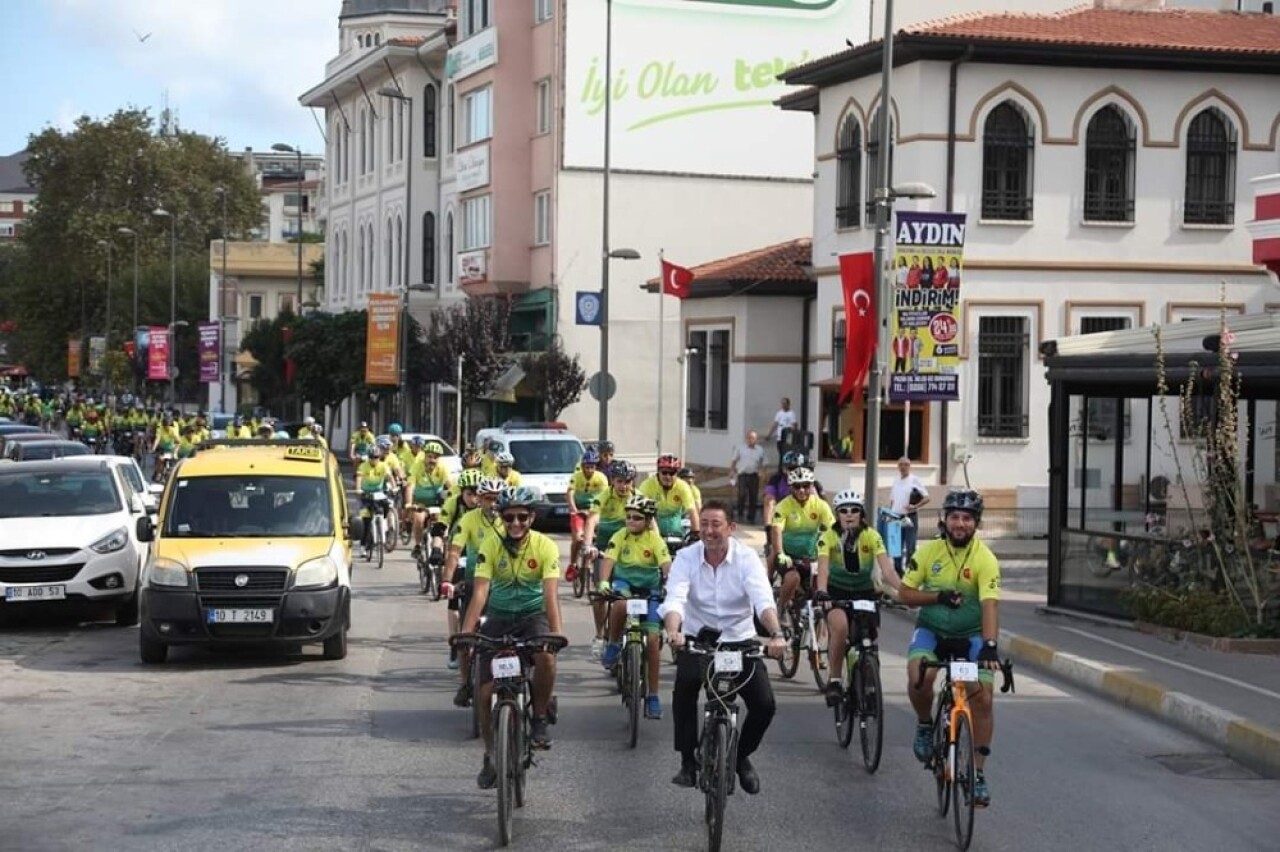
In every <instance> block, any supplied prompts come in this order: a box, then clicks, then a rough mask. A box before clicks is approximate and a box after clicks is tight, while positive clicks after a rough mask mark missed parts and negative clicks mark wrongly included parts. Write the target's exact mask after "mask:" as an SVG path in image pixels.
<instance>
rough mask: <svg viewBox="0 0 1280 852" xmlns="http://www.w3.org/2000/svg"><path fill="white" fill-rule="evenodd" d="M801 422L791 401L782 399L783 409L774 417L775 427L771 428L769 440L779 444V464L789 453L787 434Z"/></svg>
mask: <svg viewBox="0 0 1280 852" xmlns="http://www.w3.org/2000/svg"><path fill="white" fill-rule="evenodd" d="M799 422H800V419H799V418H798V417H796V413H795V412H794V411H792V410H791V400H790V399H789V398H787V397H785V396H784V397H783V398H782V407H781V408H779V409H778V410H777V412H776V413H775V414H774V415H773V426H771V427H770V428H769V434H768V435H767V436H766V438H767V440H772V441H777V442H778V463H779V464H781V463H782V454H783V453H785V452H786V451H787V438H788V437H789V436H788V434H787V432H788V430H790V429H794V428H795V427H796V425H797V424H798V423H799Z"/></svg>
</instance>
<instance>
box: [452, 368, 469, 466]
mask: <svg viewBox="0 0 1280 852" xmlns="http://www.w3.org/2000/svg"><path fill="white" fill-rule="evenodd" d="M465 360H467V356H465V355H459V356H458V404H457V409H458V410H457V411H456V412H454V417H455V419H456V420H457V421H458V423H457V432H456V435H457V439H458V443H457V449H458V452H459V453H461V452H462V445H463V440H462V362H463V361H465Z"/></svg>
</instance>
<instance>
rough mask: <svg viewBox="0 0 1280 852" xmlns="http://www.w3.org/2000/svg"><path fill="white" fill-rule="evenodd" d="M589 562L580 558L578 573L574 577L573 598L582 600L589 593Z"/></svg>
mask: <svg viewBox="0 0 1280 852" xmlns="http://www.w3.org/2000/svg"><path fill="white" fill-rule="evenodd" d="M587 573H588V572H587V560H585V559H583V558H582V557H581V556H579V557H578V572H577V574H575V575H574V577H573V596H574V597H575V598H580V597H582V596H583V595H585V594H586V593H587Z"/></svg>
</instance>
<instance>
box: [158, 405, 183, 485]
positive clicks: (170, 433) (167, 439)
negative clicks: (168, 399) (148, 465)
mask: <svg viewBox="0 0 1280 852" xmlns="http://www.w3.org/2000/svg"><path fill="white" fill-rule="evenodd" d="M181 437H182V435H181V434H180V433H179V432H178V427H177V425H175V424H174V422H173V417H172V415H170V414H169V413H167V412H166V413H165V415H164V417H163V418H162V419H161V422H160V425H158V426H156V437H155V440H153V441H152V442H151V454H152V455H153V456H155V466H154V467H153V471H154V476H153V478H154V479H155V480H157V481H159V479H160V477H161V476H162V475H163V473H164V457H165V456H166V455H168V454H170V453H173V452H175V451H177V449H178V440H179V439H180V438H181Z"/></svg>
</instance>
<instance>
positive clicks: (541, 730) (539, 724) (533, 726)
mask: <svg viewBox="0 0 1280 852" xmlns="http://www.w3.org/2000/svg"><path fill="white" fill-rule="evenodd" d="M547 724H548V722H547V717H546V716H534V717H533V721H532V722H530V723H529V739H530V740H532V741H533V747H534V748H538V749H548V748H551V732H550V731H548V730H547Z"/></svg>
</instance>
